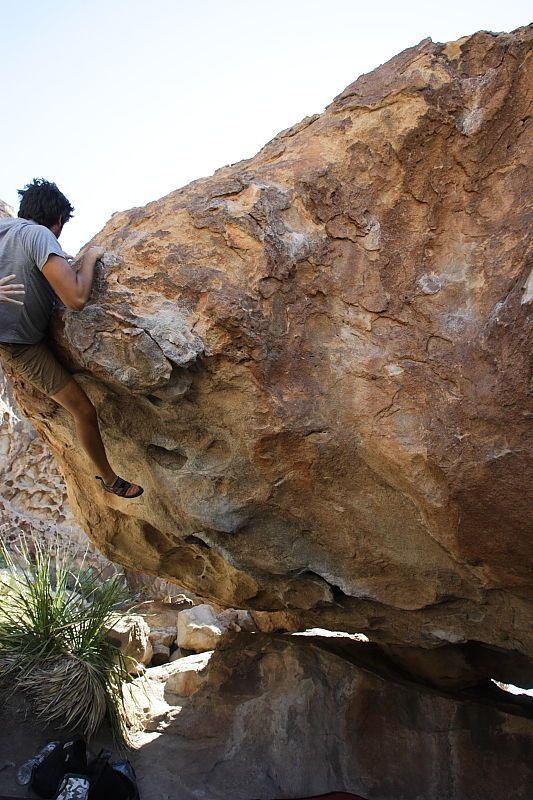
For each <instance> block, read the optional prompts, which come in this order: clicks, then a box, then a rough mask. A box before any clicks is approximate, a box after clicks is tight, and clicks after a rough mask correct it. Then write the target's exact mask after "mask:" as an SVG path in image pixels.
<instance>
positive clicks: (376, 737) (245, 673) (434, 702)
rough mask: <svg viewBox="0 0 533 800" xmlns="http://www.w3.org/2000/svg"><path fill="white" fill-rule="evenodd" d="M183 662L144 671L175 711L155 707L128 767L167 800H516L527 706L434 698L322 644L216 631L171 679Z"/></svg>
mask: <svg viewBox="0 0 533 800" xmlns="http://www.w3.org/2000/svg"><path fill="white" fill-rule="evenodd" d="M334 644H335V642H333V646H334ZM205 655H206V657H207V654H205ZM194 658H196V659H198V657H197V656H196V657H194ZM192 660H193V657H191V658H190V659H182V660H181V661H178V662H177V664H178V665H179V668H181V669H180V671H178V667H176V666H175V665H166V666H165V667H161V668H160V669H159V670H149V672H150V673H155V675H154V679H155V680H156V681H161V680H162V679H163V680H164V681H165V687H166V690H163V692H162V696H163V697H165V698H166V701H167V702H168V703H169V704H173V703H179V706H181V710H179V712H178V713H176V709H175V708H172V707H170V708H168V707H167V708H166V709H165V708H164V707H160V708H159V709H158V714H157V717H156V718H155V717H154V720H153V726H152V730H154V729H155V730H154V732H157V733H159V735H156V736H154V734H153V733H152V734H151V736H150V738H149V737H148V736H147V735H145V737H144V738H141V741H140V742H139V745H141V746H139V748H138V750H137V752H136V760H135V767H136V769H137V772H138V774H140V775H142V774H143V764H146V768H147V769H149V765H150V764H153V763H157V764H160V765H161V768H162V780H164V781H165V782H166V783H167V784H170V783H172V782H174V785H173V793H172V794H173V796H175V797H179V798H180V800H199V798H203V797H209V798H210V800H227V798H232V800H250V798H263V800H270V798H282V797H308V796H312V795H319V794H322V793H324V792H328V791H348V792H354V793H356V794H360V795H362V796H363V797H367V798H372V800H414V798H420V799H421V800H422V798H423V800H444V798H445V799H446V800H485V798H490V799H491V800H506V798H511V797H512V798H513V800H530V797H531V786H532V785H533V783H532V782H533V760H532V758H531V754H532V752H533V708H532V707H531V706H529V708H528V707H527V706H524V707H522V708H520V709H516V712H517V713H513V707H512V706H511V705H509V706H508V707H506V706H505V703H502V705H501V707H500V708H497V707H492V708H491V707H490V705H489V704H487V703H486V701H485V700H484V698H483V697H482V696H472V697H467V696H462V695H460V694H456V695H454V694H451V693H440V692H436V691H434V690H432V689H429V688H427V687H424V686H421V685H416V684H413V683H411V682H409V681H407V680H405V678H403V677H402V676H401V675H400V674H396V675H395V674H394V673H393V672H389V673H387V674H386V675H384V674H380V673H379V671H376V670H375V669H371V668H369V667H368V666H365V665H361V664H358V663H357V662H355V663H349V662H348V661H347V660H346V659H345V658H339V657H338V655H337V654H336V653H335V652H330V651H329V650H328V643H327V642H324V641H322V642H320V641H318V642H314V641H313V642H312V643H310V642H309V641H305V642H304V640H302V639H299V640H298V639H295V638H294V637H276V638H273V637H270V636H265V635H263V634H245V633H236V634H228V635H227V636H226V637H225V638H224V640H223V641H222V642H221V643H220V645H219V647H218V648H217V649H216V650H215V652H214V653H213V655H212V656H211V657H210V659H209V662H208V664H207V667H205V664H203V663H202V664H201V665H200V667H203V669H202V671H201V673H200V674H198V673H196V672H195V669H193V668H192V667H191V668H189V669H188V670H187V673H189V674H186V673H184V672H183V669H184V668H185V662H186V661H192ZM186 679H187V683H186ZM200 679H201V680H200ZM189 681H190V683H189ZM171 687H173V688H172V689H171ZM176 687H177V688H178V690H179V691H180V692H181V693H182V695H185V694H187V695H188V697H187V699H184V698H183V697H181V698H179V699H176V700H173V698H172V695H171V694H169V692H171V691H174V690H175V689H176ZM160 694H161V690H160ZM501 694H502V695H503V693H501ZM531 702H533V701H531ZM161 733H163V734H164V735H161Z"/></svg>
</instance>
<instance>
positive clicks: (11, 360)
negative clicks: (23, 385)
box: [0, 341, 72, 397]
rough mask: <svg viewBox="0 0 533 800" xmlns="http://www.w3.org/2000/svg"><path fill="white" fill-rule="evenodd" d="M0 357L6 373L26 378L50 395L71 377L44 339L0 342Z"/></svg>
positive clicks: (55, 392) (57, 390)
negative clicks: (35, 342) (33, 341)
mask: <svg viewBox="0 0 533 800" xmlns="http://www.w3.org/2000/svg"><path fill="white" fill-rule="evenodd" d="M0 359H1V360H2V366H5V368H6V373H7V374H8V375H9V374H10V373H13V375H14V376H17V377H21V378H23V379H24V380H27V381H28V382H29V383H32V384H33V385H34V386H36V387H37V389H39V390H40V391H41V392H44V394H47V395H49V396H50V397H51V396H53V395H54V394H57V392H59V390H60V389H63V387H64V386H66V384H67V383H68V382H69V380H70V379H71V378H72V375H71V374H70V372H69V371H68V370H66V369H65V367H63V366H62V365H61V364H60V363H59V361H58V360H57V358H56V357H55V355H54V354H53V353H52V351H51V350H50V348H49V347H48V345H47V344H46V342H45V341H41V342H37V344H11V343H7V342H0Z"/></svg>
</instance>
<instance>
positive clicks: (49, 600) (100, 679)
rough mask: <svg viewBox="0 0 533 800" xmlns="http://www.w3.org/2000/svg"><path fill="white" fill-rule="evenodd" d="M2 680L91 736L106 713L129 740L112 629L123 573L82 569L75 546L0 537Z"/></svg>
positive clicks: (123, 678)
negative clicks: (13, 545) (7, 541)
mask: <svg viewBox="0 0 533 800" xmlns="http://www.w3.org/2000/svg"><path fill="white" fill-rule="evenodd" d="M0 551H1V553H2V557H3V559H4V561H5V563H6V569H4V570H3V571H2V573H0V592H1V595H2V597H1V603H0V680H9V681H10V682H11V683H12V684H14V687H15V688H19V689H22V690H24V692H25V693H26V694H27V695H28V697H29V699H30V701H31V702H32V705H33V707H34V709H35V712H36V713H37V715H38V716H40V717H41V718H42V719H43V721H45V722H47V723H52V724H53V723H55V724H60V725H62V726H63V727H65V728H66V729H67V730H69V731H79V732H81V733H83V734H84V735H85V736H86V737H87V738H90V737H91V736H92V735H93V734H94V732H95V731H96V730H97V728H98V727H99V725H100V724H101V722H102V721H103V719H104V718H105V717H106V716H107V719H108V720H109V723H110V726H111V729H112V731H113V734H114V736H115V738H116V739H117V741H119V742H122V743H124V742H126V741H127V740H128V730H127V724H126V719H127V716H128V717H129V718H130V719H131V708H130V709H128V715H126V707H125V696H124V687H125V683H126V682H128V681H129V680H131V678H130V676H129V675H128V670H127V663H126V659H125V657H124V656H123V654H122V653H121V652H120V650H119V649H118V648H117V647H115V646H114V645H112V644H111V643H110V642H109V641H108V639H107V637H106V631H107V629H108V627H110V625H111V624H112V620H113V619H114V618H116V614H117V605H119V604H120V603H121V602H122V601H123V600H124V599H125V596H126V595H125V588H124V584H123V579H122V577H121V576H118V575H117V576H113V577H111V578H105V579H104V578H102V576H101V575H100V574H99V573H98V572H95V571H94V570H93V569H84V568H83V566H82V567H81V568H75V566H74V564H73V561H72V558H71V556H70V555H69V550H68V546H65V545H64V544H63V545H62V544H61V543H60V542H59V541H57V542H56V544H55V546H54V547H53V548H48V547H46V546H45V545H43V544H42V543H40V542H38V541H36V540H33V539H32V540H28V539H22V540H21V542H20V545H19V546H18V548H17V550H16V551H15V552H14V553H13V552H11V551H9V550H8V549H7V548H6V547H5V545H4V544H3V543H1V542H0Z"/></svg>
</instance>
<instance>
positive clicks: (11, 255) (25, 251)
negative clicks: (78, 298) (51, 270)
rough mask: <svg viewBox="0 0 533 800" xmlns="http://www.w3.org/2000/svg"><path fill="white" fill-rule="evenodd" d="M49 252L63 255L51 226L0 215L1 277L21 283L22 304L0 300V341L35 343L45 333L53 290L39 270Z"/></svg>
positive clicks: (53, 294)
mask: <svg viewBox="0 0 533 800" xmlns="http://www.w3.org/2000/svg"><path fill="white" fill-rule="evenodd" d="M50 255H57V256H62V257H63V258H64V257H65V254H64V252H63V250H62V249H61V247H60V245H59V242H58V241H57V239H56V237H55V236H54V234H53V233H52V231H51V230H49V229H48V228H45V227H44V225H37V223H36V222H33V221H32V220H29V219H18V218H17V219H13V218H10V217H8V218H6V219H0V278H5V277H6V276H7V275H12V274H14V275H15V276H16V277H15V278H13V283H23V284H24V289H25V290H26V294H25V295H24V305H23V306H17V305H14V304H13V303H0V342H10V343H12V344H35V343H36V342H40V341H41V339H42V338H43V337H44V335H45V333H46V328H47V326H48V323H49V321H50V315H51V313H52V309H53V307H54V302H55V299H56V294H55V292H54V290H53V289H52V287H51V286H50V284H49V283H48V281H47V280H46V278H45V277H44V275H43V274H42V272H41V270H42V268H43V267H44V265H45V264H46V262H47V261H48V257H49V256H50Z"/></svg>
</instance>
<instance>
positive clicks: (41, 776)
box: [30, 736, 87, 800]
mask: <svg viewBox="0 0 533 800" xmlns="http://www.w3.org/2000/svg"><path fill="white" fill-rule="evenodd" d="M67 772H69V773H76V774H81V775H86V774H87V747H86V745H85V740H84V739H82V738H81V736H76V737H75V738H74V739H69V741H68V742H61V743H59V744H57V745H56V746H55V747H54V749H53V750H52V752H51V753H49V754H48V755H47V756H46V758H45V759H44V760H43V761H42V762H41V763H40V764H38V765H37V766H36V767H35V769H34V770H33V773H32V776H31V782H30V786H31V788H32V789H33V791H34V792H35V794H38V795H39V797H44V798H47V800H51V798H53V797H56V795H57V793H58V791H59V787H60V785H61V783H62V781H63V778H64V777H65V775H66V773H67Z"/></svg>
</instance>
